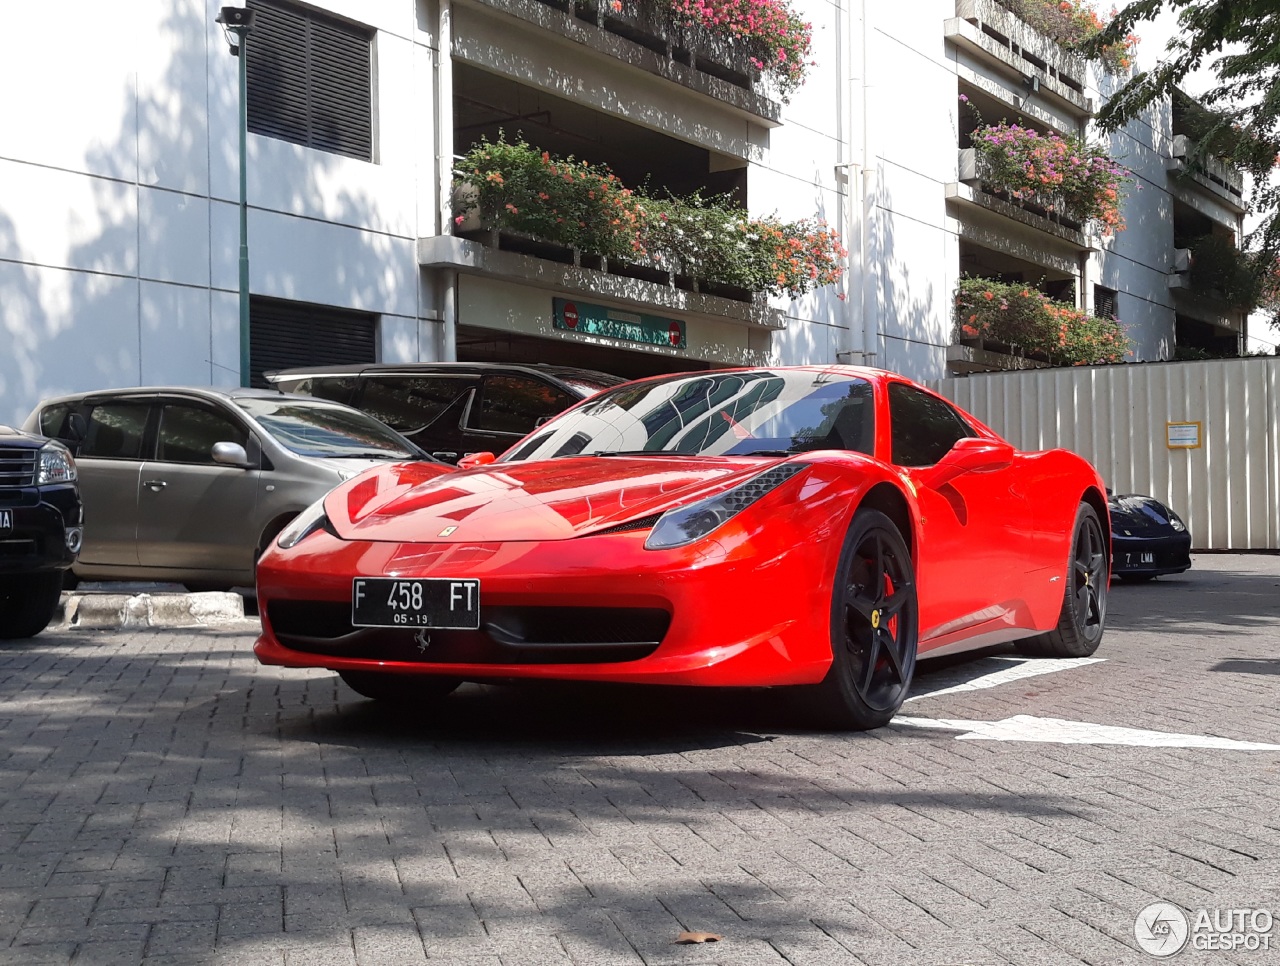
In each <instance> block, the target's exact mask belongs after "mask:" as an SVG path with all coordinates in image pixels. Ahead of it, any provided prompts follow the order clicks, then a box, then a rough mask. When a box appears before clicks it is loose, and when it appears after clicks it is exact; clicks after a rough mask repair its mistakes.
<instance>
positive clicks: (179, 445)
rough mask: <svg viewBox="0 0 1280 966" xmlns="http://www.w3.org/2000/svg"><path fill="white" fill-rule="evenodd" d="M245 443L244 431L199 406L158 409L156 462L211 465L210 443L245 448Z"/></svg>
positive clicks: (181, 404) (221, 416)
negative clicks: (238, 445)
mask: <svg viewBox="0 0 1280 966" xmlns="http://www.w3.org/2000/svg"><path fill="white" fill-rule="evenodd" d="M248 441H249V434H248V432H247V431H246V430H245V429H243V428H242V427H241V426H239V425H237V424H236V423H235V422H233V421H232V420H230V419H228V418H227V417H226V416H223V415H221V414H219V413H216V412H214V411H213V410H211V409H205V408H203V407H200V406H189V405H186V404H184V403H167V404H165V406H164V407H163V408H162V409H161V410H160V430H159V433H158V435H157V437H156V459H158V460H162V461H164V462H166V463H204V464H208V465H210V466H212V465H214V461H213V444H214V443H239V444H240V445H241V446H245V445H247V444H248Z"/></svg>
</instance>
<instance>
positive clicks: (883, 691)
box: [803, 509, 920, 731]
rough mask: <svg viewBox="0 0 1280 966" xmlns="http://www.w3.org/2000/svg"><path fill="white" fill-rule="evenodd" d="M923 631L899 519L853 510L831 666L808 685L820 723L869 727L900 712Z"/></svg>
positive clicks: (834, 610) (834, 604) (839, 571)
mask: <svg viewBox="0 0 1280 966" xmlns="http://www.w3.org/2000/svg"><path fill="white" fill-rule="evenodd" d="M919 631H920V621H919V610H918V606H917V598H916V581H915V568H914V566H913V565H912V562H911V552H910V551H909V550H908V549H907V544H906V541H904V540H903V539H902V534H901V533H899V532H898V528H897V526H895V525H894V522H893V521H892V520H890V519H889V517H887V516H885V515H884V514H883V513H880V512H879V511H877V510H868V509H863V510H859V511H857V513H855V514H854V516H853V523H852V524H850V526H849V533H848V534H847V535H846V536H845V540H844V546H843V547H842V548H841V550H840V560H839V563H838V564H837V565H836V573H835V579H834V581H832V594H831V668H830V669H829V670H828V671H827V676H826V677H825V678H823V680H822V682H821V683H820V684H817V685H814V686H812V687H810V688H805V689H803V694H804V696H805V698H806V699H807V704H808V707H809V709H810V711H811V712H812V713H813V714H814V715H816V717H817V719H818V721H819V722H820V724H821V725H823V726H825V727H831V728H836V729H840V730H854V731H867V730H869V729H871V728H879V727H881V726H882V725H886V724H888V723H889V721H890V720H891V719H892V718H893V716H894V715H895V714H896V713H897V712H898V709H899V708H900V707H901V706H902V702H903V700H905V698H906V696H907V691H908V690H909V689H910V687H911V678H912V676H913V674H914V673H915V666H916V647H917V644H918V635H919Z"/></svg>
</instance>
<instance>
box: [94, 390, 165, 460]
mask: <svg viewBox="0 0 1280 966" xmlns="http://www.w3.org/2000/svg"><path fill="white" fill-rule="evenodd" d="M150 411H151V405H150V404H149V403H137V402H125V403H103V404H101V405H98V406H94V407H93V412H91V413H90V414H89V426H88V432H87V433H86V434H85V437H84V444H83V445H82V446H81V447H80V455H81V456H96V457H99V458H101V459H116V460H136V459H141V458H142V439H143V436H144V435H145V433H146V429H147V415H148V413H150Z"/></svg>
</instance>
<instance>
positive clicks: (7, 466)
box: [0, 426, 84, 638]
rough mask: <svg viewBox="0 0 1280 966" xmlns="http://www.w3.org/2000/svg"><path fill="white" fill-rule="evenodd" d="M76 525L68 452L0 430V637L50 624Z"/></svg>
mask: <svg viewBox="0 0 1280 966" xmlns="http://www.w3.org/2000/svg"><path fill="white" fill-rule="evenodd" d="M82 524H83V511H82V509H81V506H80V491H79V489H78V487H77V485H76V461H75V460H74V459H73V458H72V456H71V451H70V450H69V449H67V447H65V446H63V445H62V444H61V443H59V442H57V441H56V440H51V439H46V438H45V437H43V436H33V435H31V434H30V433H21V432H19V431H18V430H16V429H10V428H9V427H8V426H0V638H15V637H34V636H35V635H36V634H39V633H40V632H41V631H42V630H44V629H45V627H47V626H48V624H49V621H51V620H53V615H54V612H55V611H56V610H57V607H58V595H59V594H60V593H61V592H62V578H63V572H64V571H65V570H66V569H67V568H68V567H70V566H71V565H72V564H73V563H74V562H75V559H76V554H77V553H79V552H80V543H81V540H82V539H83V537H84V530H83V525H82Z"/></svg>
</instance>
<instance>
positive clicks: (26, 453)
mask: <svg viewBox="0 0 1280 966" xmlns="http://www.w3.org/2000/svg"><path fill="white" fill-rule="evenodd" d="M35 481H36V450H33V449H17V448H16V447H11V446H5V447H0V486H31V485H32V484H33V483H35Z"/></svg>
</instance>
